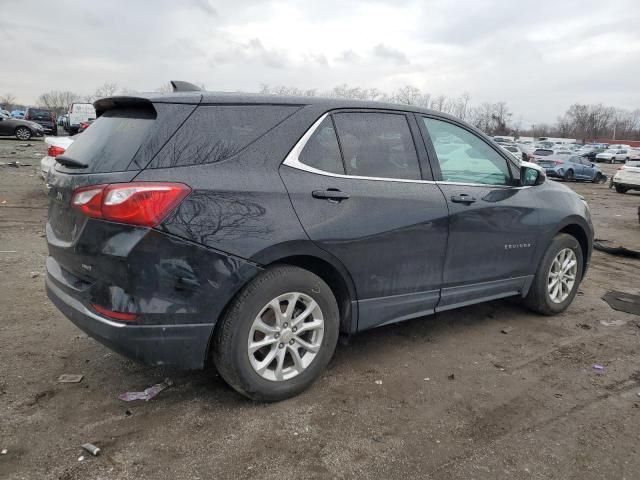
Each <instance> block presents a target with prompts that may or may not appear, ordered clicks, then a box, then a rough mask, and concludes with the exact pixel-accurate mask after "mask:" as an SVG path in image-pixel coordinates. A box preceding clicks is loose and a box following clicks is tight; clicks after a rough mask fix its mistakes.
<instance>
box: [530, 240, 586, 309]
mask: <svg viewBox="0 0 640 480" xmlns="http://www.w3.org/2000/svg"><path fill="white" fill-rule="evenodd" d="M583 261H584V260H583V256H582V248H580V244H579V243H578V241H577V240H576V239H575V237H572V236H571V235H568V234H566V233H559V234H558V235H556V236H555V237H554V238H553V240H552V241H551V244H550V245H549V247H548V248H547V251H546V252H545V254H544V256H543V257H542V260H541V262H540V264H539V265H538V269H537V270H536V274H535V277H534V279H533V283H532V284H531V288H530V289H529V292H528V293H527V296H526V297H525V305H526V306H527V307H528V308H529V309H531V310H533V311H534V312H537V313H541V314H543V315H556V314H558V313H561V312H564V311H565V310H566V309H567V307H568V306H569V305H570V304H571V302H572V301H573V299H574V297H575V296H576V293H577V292H578V286H579V285H580V281H581V280H582V265H583Z"/></svg>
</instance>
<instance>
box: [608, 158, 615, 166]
mask: <svg viewBox="0 0 640 480" xmlns="http://www.w3.org/2000/svg"><path fill="white" fill-rule="evenodd" d="M609 163H611V164H612V165H613V164H614V163H616V158H615V157H611V160H610V161H609Z"/></svg>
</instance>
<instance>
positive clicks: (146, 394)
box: [118, 378, 173, 402]
mask: <svg viewBox="0 0 640 480" xmlns="http://www.w3.org/2000/svg"><path fill="white" fill-rule="evenodd" d="M171 386H173V381H172V380H171V379H170V378H165V379H164V381H163V382H162V383H156V384H155V385H152V386H151V387H149V388H147V389H145V390H144V391H143V392H125V393H121V394H120V395H118V398H119V399H120V400H123V401H125V402H132V401H133V400H144V401H145V402H148V401H149V400H151V399H152V398H153V397H155V396H156V395H158V394H159V393H160V392H161V391H162V390H164V389H165V388H168V387H171Z"/></svg>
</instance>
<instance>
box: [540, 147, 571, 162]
mask: <svg viewBox="0 0 640 480" xmlns="http://www.w3.org/2000/svg"><path fill="white" fill-rule="evenodd" d="M552 155H554V156H560V155H571V152H570V151H568V150H563V149H554V148H536V149H535V150H534V151H533V154H532V155H531V157H532V158H531V161H532V162H534V163H539V162H540V160H544V159H545V158H546V157H550V156H552Z"/></svg>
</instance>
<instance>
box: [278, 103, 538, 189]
mask: <svg viewBox="0 0 640 480" xmlns="http://www.w3.org/2000/svg"><path fill="white" fill-rule="evenodd" d="M330 114H331V113H330V112H327V113H325V114H323V115H322V116H321V117H320V118H318V120H316V121H315V122H314V123H313V125H311V127H309V129H308V130H307V131H306V132H305V134H304V135H303V136H302V138H300V140H298V142H297V143H296V144H295V145H294V147H293V148H292V149H291V151H290V152H289V154H288V155H287V156H286V158H285V159H284V161H283V162H282V165H286V166H288V167H291V168H295V169H297V170H302V171H305V172H309V173H315V174H316V175H322V176H325V177H334V178H345V179H355V180H373V181H378V182H399V183H424V184H428V185H460V186H466V187H490V188H517V189H523V188H530V187H531V185H524V186H520V187H515V186H511V185H490V184H486V183H463V182H445V181H439V180H413V179H405V178H387V177H363V176H359V175H345V174H341V173H333V172H327V171H326V170H320V169H318V168H313V167H310V166H309V165H306V164H304V163H302V162H301V161H300V159H299V156H300V153H302V150H303V149H304V147H305V146H306V145H307V142H308V141H309V139H310V138H311V136H312V135H313V134H314V133H315V131H316V130H317V129H318V127H319V126H320V124H321V123H322V122H323V121H324V119H325V118H327V117H328V116H329V115H330ZM337 134H338V132H336V135H337Z"/></svg>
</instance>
